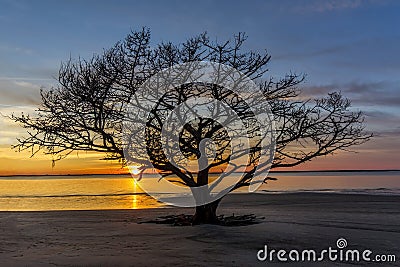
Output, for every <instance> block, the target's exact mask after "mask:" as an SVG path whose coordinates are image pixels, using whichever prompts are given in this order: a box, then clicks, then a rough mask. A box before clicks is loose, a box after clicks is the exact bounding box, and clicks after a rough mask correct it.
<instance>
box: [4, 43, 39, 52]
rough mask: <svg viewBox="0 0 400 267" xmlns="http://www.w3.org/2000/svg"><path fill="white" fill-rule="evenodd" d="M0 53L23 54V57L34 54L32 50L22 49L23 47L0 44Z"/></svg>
mask: <svg viewBox="0 0 400 267" xmlns="http://www.w3.org/2000/svg"><path fill="white" fill-rule="evenodd" d="M0 51H3V52H7V53H9V52H11V53H19V54H24V55H32V54H34V52H33V50H32V49H29V48H24V47H18V46H15V47H13V46H10V45H5V44H0Z"/></svg>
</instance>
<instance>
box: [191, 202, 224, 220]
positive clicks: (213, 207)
mask: <svg viewBox="0 0 400 267" xmlns="http://www.w3.org/2000/svg"><path fill="white" fill-rule="evenodd" d="M220 201H221V199H218V200H216V201H214V202H211V203H208V204H205V205H201V206H197V207H196V213H195V214H194V216H193V222H192V223H193V224H218V223H219V220H218V218H217V208H218V205H219V202H220Z"/></svg>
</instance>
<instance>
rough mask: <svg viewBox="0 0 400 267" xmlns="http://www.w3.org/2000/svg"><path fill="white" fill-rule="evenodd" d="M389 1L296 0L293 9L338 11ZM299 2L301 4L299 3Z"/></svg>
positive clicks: (318, 11) (319, 11)
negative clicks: (296, 4)
mask: <svg viewBox="0 0 400 267" xmlns="http://www.w3.org/2000/svg"><path fill="white" fill-rule="evenodd" d="M388 2H390V1H385V0H380V1H376V0H369V1H367V0H314V1H297V3H298V6H296V8H295V11H298V12H315V13H325V12H332V11H340V10H347V9H357V8H360V7H362V6H365V5H384V4H387V3H388ZM299 3H300V4H301V6H300V5H299Z"/></svg>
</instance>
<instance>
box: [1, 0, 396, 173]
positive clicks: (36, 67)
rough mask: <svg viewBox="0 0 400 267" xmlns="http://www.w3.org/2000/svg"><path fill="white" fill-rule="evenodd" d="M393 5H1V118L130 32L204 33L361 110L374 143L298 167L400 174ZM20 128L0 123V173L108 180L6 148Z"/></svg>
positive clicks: (309, 91)
mask: <svg viewBox="0 0 400 267" xmlns="http://www.w3.org/2000/svg"><path fill="white" fill-rule="evenodd" d="M399 12H400V2H399V1H386V0H382V1H376V0H370V1H368V0H367V1H362V0H316V1H314V0H310V1H301V0H300V1H218V2H217V1H208V0H205V1H112V2H111V1H40V0H38V1H19V0H9V1H5V0H0V36H1V37H0V112H1V114H3V115H8V114H11V113H16V114H20V113H21V112H24V113H33V112H34V110H35V107H36V106H37V105H38V104H39V103H40V96H39V89H40V88H41V87H44V88H50V87H51V86H52V85H55V84H56V82H57V81H56V78H57V73H58V69H59V67H60V64H61V62H63V61H66V60H67V59H68V58H70V57H72V58H77V57H82V58H89V57H91V56H92V55H93V54H95V53H100V52H101V51H102V49H104V48H108V47H111V46H112V45H113V44H114V43H115V42H117V41H118V40H121V39H123V38H124V36H125V35H126V34H127V33H128V32H129V31H130V30H135V29H140V28H142V27H143V26H146V27H149V28H150V29H151V32H152V40H153V41H152V42H153V44H157V43H158V42H160V41H172V42H175V43H178V42H182V41H184V40H186V39H187V38H189V37H191V36H194V35H197V34H199V33H202V32H204V31H207V32H208V34H209V36H210V38H211V39H213V40H225V39H229V38H231V37H232V36H233V35H234V34H236V33H238V32H245V33H246V34H247V35H248V41H247V44H246V48H247V49H252V50H256V51H263V50H265V49H266V50H267V51H268V53H269V54H270V55H271V56H272V58H271V62H270V65H269V70H270V71H269V72H268V73H267V75H271V76H273V77H281V76H284V75H285V74H286V73H289V72H296V73H305V74H306V75H307V78H306V81H305V82H304V83H303V84H302V86H301V87H302V90H303V95H304V96H305V97H320V96H323V95H325V94H327V93H328V92H332V91H341V92H342V93H343V94H344V95H345V96H347V97H349V98H350V99H352V101H353V108H354V109H355V110H363V111H364V112H365V115H366V127H367V130H368V131H371V132H373V133H374V135H375V137H374V138H373V139H372V140H371V141H370V142H368V143H366V144H364V145H362V146H359V147H356V148H354V149H353V150H355V151H356V152H357V153H339V154H337V155H335V156H333V157H331V156H330V157H324V158H321V159H316V160H314V161H312V162H309V163H307V164H305V165H302V166H300V167H298V168H296V169H297V170H300V169H301V170H322V169H400V160H399V159H400V156H399V155H398V152H399V151H400V138H399V135H400V75H399V74H400V54H399V49H398V47H400V27H398V25H400V16H399V15H398V14H399ZM24 134H25V132H24V130H23V129H22V128H20V127H19V126H18V125H15V124H13V123H12V122H10V121H8V120H7V119H6V118H5V117H2V116H0V175H10V174H60V173H71V174H73V173H115V172H119V171H121V166H120V165H119V163H115V162H107V161H101V160H99V158H101V155H99V154H95V153H80V154H76V155H75V154H74V155H71V156H70V158H69V159H65V160H63V161H60V162H58V163H57V164H56V166H55V167H54V168H53V167H52V164H51V158H50V157H49V156H44V155H37V156H35V157H33V158H30V154H29V152H22V153H20V152H15V151H14V150H12V149H11V145H12V144H15V143H16V138H17V137H19V136H23V135H24Z"/></svg>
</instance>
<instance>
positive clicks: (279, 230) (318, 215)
mask: <svg viewBox="0 0 400 267" xmlns="http://www.w3.org/2000/svg"><path fill="white" fill-rule="evenodd" d="M399 203H400V196H384V195H366V194H335V193H288V194H230V195H228V196H226V197H225V198H224V199H223V200H222V203H221V205H220V207H219V209H218V214H223V215H226V216H229V215H232V214H236V215H244V214H255V215H256V216H259V217H264V219H263V221H262V222H261V223H259V224H255V225H249V226H237V227H226V226H217V225H199V226H170V225H160V224H149V223H140V222H143V221H146V220H151V219H155V218H157V217H158V216H165V215H177V214H193V208H170V207H169V208H155V209H137V210H92V211H90V210H85V211H37V212H35V211H30V212H11V211H10V212H0V229H1V230H0V231H1V242H0V258H1V260H2V264H1V265H2V266H171V265H174V266H265V265H271V264H272V265H275V264H276V265H278V264H280V262H279V261H278V260H277V259H275V260H274V261H273V262H272V263H271V262H265V261H259V260H258V259H257V252H258V251H259V250H261V249H263V248H264V246H265V245H267V246H268V247H269V248H272V249H276V250H279V249H285V250H291V249H298V250H301V249H315V250H321V249H324V248H328V247H329V246H331V247H336V241H337V240H338V239H339V238H345V239H346V241H347V243H348V248H349V249H360V250H365V249H369V250H371V251H373V253H375V254H379V253H380V254H384V253H387V254H394V255H396V259H397V264H398V261H399V260H400V259H399V257H400V225H399V221H400V205H399ZM325 261H326V260H325ZM327 263H328V265H329V266H341V264H343V262H333V261H327ZM313 264H315V265H316V266H317V265H318V263H312V262H311V263H307V265H311V266H312V265H313ZM346 264H350V263H346ZM357 264H360V265H364V264H365V263H362V262H360V263H357ZM294 265H299V266H301V265H303V266H304V263H301V262H300V263H294ZM382 266H396V263H390V262H386V263H384V264H382Z"/></svg>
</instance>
